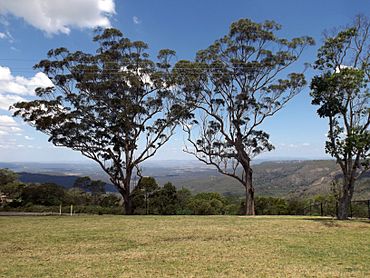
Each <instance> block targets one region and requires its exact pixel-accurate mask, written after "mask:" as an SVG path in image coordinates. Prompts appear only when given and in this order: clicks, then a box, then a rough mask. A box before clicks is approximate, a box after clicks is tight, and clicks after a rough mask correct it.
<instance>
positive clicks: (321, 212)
mask: <svg viewBox="0 0 370 278" xmlns="http://www.w3.org/2000/svg"><path fill="white" fill-rule="evenodd" d="M320 214H321V216H324V209H323V207H322V202H320Z"/></svg>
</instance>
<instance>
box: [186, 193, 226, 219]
mask: <svg viewBox="0 0 370 278" xmlns="http://www.w3.org/2000/svg"><path fill="white" fill-rule="evenodd" d="M189 208H190V209H191V210H192V212H193V214H198V215H212V214H224V213H225V200H224V199H223V197H222V196H221V195H220V194H219V193H214V192H204V193H198V194H196V195H195V196H194V197H193V198H192V199H191V201H190V202H189Z"/></svg>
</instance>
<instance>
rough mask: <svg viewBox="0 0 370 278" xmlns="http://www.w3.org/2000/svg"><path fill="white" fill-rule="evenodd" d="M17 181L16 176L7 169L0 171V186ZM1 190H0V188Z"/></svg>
mask: <svg viewBox="0 0 370 278" xmlns="http://www.w3.org/2000/svg"><path fill="white" fill-rule="evenodd" d="M17 181H18V175H17V174H16V173H14V172H12V171H10V170H8V169H0V186H2V185H5V184H8V183H14V182H17ZM0 190H1V188H0Z"/></svg>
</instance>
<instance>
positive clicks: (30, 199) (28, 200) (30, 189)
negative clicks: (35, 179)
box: [21, 183, 66, 206]
mask: <svg viewBox="0 0 370 278" xmlns="http://www.w3.org/2000/svg"><path fill="white" fill-rule="evenodd" d="M65 197H66V194H65V191H64V188H63V187H61V186H59V185H56V184H53V183H44V184H28V185H27V186H25V187H24V188H23V190H22V194H21V199H22V203H23V204H34V205H44V206H53V205H59V204H62V203H63V202H64V201H65Z"/></svg>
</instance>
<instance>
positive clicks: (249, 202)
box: [245, 167, 256, 215]
mask: <svg viewBox="0 0 370 278" xmlns="http://www.w3.org/2000/svg"><path fill="white" fill-rule="evenodd" d="M245 179H246V184H245V214H246V215H255V214H256V212H255V209H254V188H253V184H252V169H251V168H250V167H248V169H246V170H245Z"/></svg>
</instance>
